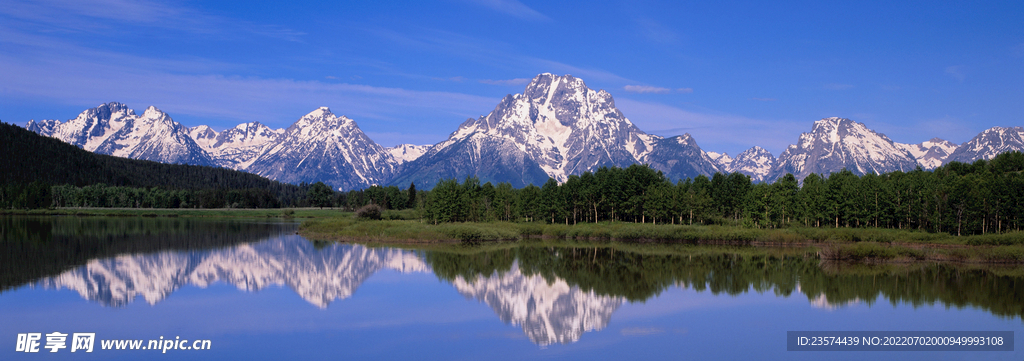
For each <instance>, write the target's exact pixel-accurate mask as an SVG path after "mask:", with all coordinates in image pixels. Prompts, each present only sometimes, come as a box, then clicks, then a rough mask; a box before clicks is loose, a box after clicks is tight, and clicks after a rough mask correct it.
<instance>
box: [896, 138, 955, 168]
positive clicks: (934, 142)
mask: <svg viewBox="0 0 1024 361" xmlns="http://www.w3.org/2000/svg"><path fill="white" fill-rule="evenodd" d="M895 144H896V146H897V147H900V149H903V150H906V151H907V152H910V154H911V155H913V156H914V159H917V164H918V165H920V166H921V168H924V169H929V170H931V169H935V168H936V167H938V166H940V165H942V163H943V162H945V160H946V158H948V157H949V155H950V154H953V152H954V151H956V148H957V145H956V144H954V143H953V142H950V141H948V140H943V139H939V138H932V139H930V140H927V141H925V142H922V143H920V144H902V143H895Z"/></svg>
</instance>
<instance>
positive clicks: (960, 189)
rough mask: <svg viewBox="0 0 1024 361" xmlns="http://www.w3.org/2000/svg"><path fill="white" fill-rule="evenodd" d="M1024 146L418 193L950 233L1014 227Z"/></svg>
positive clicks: (572, 217) (658, 219) (438, 204)
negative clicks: (960, 157)
mask: <svg viewBox="0 0 1024 361" xmlns="http://www.w3.org/2000/svg"><path fill="white" fill-rule="evenodd" d="M1022 170H1024V154H1022V153H1019V152H1011V153H1003V154H1000V155H999V156H997V157H996V158H994V159H992V160H990V161H986V160H979V161H976V162H974V163H971V164H966V163H959V162H951V163H949V164H946V165H944V166H941V167H939V168H937V169H935V170H933V171H925V170H921V169H917V170H913V171H909V172H902V171H896V172H891V173H886V174H881V175H879V174H873V173H871V174H867V175H864V176H857V175H855V174H853V173H852V172H850V171H849V170H845V169H844V170H843V171H840V172H837V173H832V174H830V175H828V176H825V175H819V174H811V175H809V176H807V177H806V178H805V179H804V180H803V182H802V184H801V183H800V182H798V181H797V179H796V177H794V176H793V175H792V174H787V175H786V176H784V177H782V178H781V179H779V180H777V181H775V182H773V183H754V182H751V180H750V177H748V176H746V175H743V174H740V173H732V174H721V173H717V174H715V175H713V176H711V177H707V176H703V175H701V176H697V177H695V178H688V179H684V180H680V181H678V182H676V183H674V184H673V183H672V182H671V181H670V180H669V179H667V178H666V177H665V175H664V174H663V173H661V172H660V171H656V170H654V169H652V168H650V167H648V166H644V165H632V166H630V167H628V168H617V167H610V168H609V167H602V168H600V169H598V170H597V171H595V172H593V173H591V172H586V173H583V174H582V175H579V176H576V175H573V176H569V178H568V179H567V180H566V182H564V183H562V184H559V183H558V182H556V181H555V180H554V179H549V180H548V181H547V182H546V183H545V184H543V185H542V186H540V187H538V186H534V185H530V186H527V187H525V188H522V189H514V188H512V186H511V185H510V184H508V183H499V184H498V185H497V186H495V185H492V184H491V183H489V182H488V183H484V184H480V181H479V180H478V179H477V178H475V177H469V178H467V179H466V180H464V181H463V182H462V183H461V184H460V183H459V182H457V181H456V180H454V179H448V180H444V181H441V182H439V183H438V184H437V186H436V187H435V188H434V189H433V190H431V191H430V192H425V193H424V194H423V195H421V197H422V198H424V201H423V202H422V204H421V205H420V207H421V209H422V210H423V213H422V214H423V216H424V218H426V219H427V220H429V221H431V222H434V223H438V222H480V221H543V222H547V223H564V224H576V223H580V222H605V221H617V222H637V223H654V224H659V223H668V224H732V225H742V226H747V227H757V228H778V227H790V226H804V227H836V228H838V227H880V228H896V229H915V230H923V231H928V232H948V233H951V234H955V235H969V234H985V233H1001V232H1006V231H1016V230H1020V228H1021V226H1022V223H1024V219H1022V218H1021V215H1024V175H1022V173H1021V171H1022Z"/></svg>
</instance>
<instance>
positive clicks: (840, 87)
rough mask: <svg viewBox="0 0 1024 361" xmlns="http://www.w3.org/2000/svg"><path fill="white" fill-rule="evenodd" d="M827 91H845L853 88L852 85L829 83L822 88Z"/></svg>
mask: <svg viewBox="0 0 1024 361" xmlns="http://www.w3.org/2000/svg"><path fill="white" fill-rule="evenodd" d="M822 88H825V89H827V90H846V89H851V88H853V85H852V84H840V83H829V84H825V85H823V86H822Z"/></svg>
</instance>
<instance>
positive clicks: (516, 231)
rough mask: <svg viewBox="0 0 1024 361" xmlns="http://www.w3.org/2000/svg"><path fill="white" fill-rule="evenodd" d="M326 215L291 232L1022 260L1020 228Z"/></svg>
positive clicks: (348, 238) (342, 237) (387, 240)
mask: <svg viewBox="0 0 1024 361" xmlns="http://www.w3.org/2000/svg"><path fill="white" fill-rule="evenodd" d="M402 216H403V214H401V213H398V212H396V213H392V214H390V217H388V214H387V212H385V218H392V219H384V220H359V219H356V218H354V217H345V216H342V217H332V218H320V219H313V220H308V221H305V222H304V223H303V224H302V225H301V226H300V228H299V233H300V234H301V235H303V236H304V237H306V238H309V239H313V240H324V241H340V242H358V243H373V244H389V245H417V244H419V245H425V244H438V243H479V242H487V243H491V242H501V241H513V242H515V241H523V240H527V239H545V240H564V241H589V242H594V241H596V242H614V243H622V244H637V243H654V244H693V245H730V246H757V247H812V248H814V249H816V252H815V253H816V255H817V256H818V257H820V258H821V259H827V260H852V261H867V262H916V261H951V262H965V263H1008V264H1021V263H1024V232H1009V233H1002V234H988V235H973V236H960V237H957V236H952V235H949V234H946V233H927V232H919V231H908V230H894V229H884V228H777V229H757V228H746V227H742V226H729V225H670V224H658V225H655V224H650V223H647V224H638V223H628V222H607V223H596V224H595V223H580V224H576V225H563V224H545V223H540V222H531V223H511V222H467V223H440V224H437V225H434V224H430V223H425V222H423V221H420V220H411V219H401V218H403V217H402Z"/></svg>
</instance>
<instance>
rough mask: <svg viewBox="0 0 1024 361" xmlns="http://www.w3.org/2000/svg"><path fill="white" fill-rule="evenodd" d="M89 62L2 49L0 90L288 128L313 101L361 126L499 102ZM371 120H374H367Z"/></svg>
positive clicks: (473, 111)
mask: <svg viewBox="0 0 1024 361" xmlns="http://www.w3.org/2000/svg"><path fill="white" fill-rule="evenodd" d="M92 60H94V61H90V59H81V58H78V59H75V60H74V61H67V60H62V61H60V62H59V64H54V63H48V62H47V61H45V60H43V59H34V60H25V59H19V58H17V57H14V56H9V55H6V54H2V53H0V68H3V69H5V71H3V72H0V83H2V84H4V87H2V88H0V94H3V95H4V96H12V97H18V98H29V99H49V100H50V101H56V102H57V103H61V104H67V105H76V106H88V107H92V106H96V105H97V104H101V103H106V102H109V101H118V102H122V103H127V104H136V105H142V106H148V105H156V106H157V107H158V108H161V109H162V110H164V111H167V112H168V113H170V114H171V115H172V116H173V117H175V118H176V120H179V121H180V117H179V116H181V115H188V116H193V117H201V118H215V119H221V120H223V121H224V122H225V124H219V125H220V126H233V125H234V124H230V123H228V122H234V123H235V124H237V123H240V122H249V121H253V120H258V121H260V122H263V123H265V124H267V125H270V126H274V127H280V126H287V125H288V124H290V123H291V122H292V121H294V120H295V119H298V118H299V117H300V116H301V115H303V114H305V113H306V112H309V111H311V110H313V109H315V108H316V107H319V106H328V107H331V108H332V109H333V110H335V111H336V112H338V114H339V115H341V114H344V115H348V116H349V117H352V118H353V119H356V120H357V121H360V120H363V121H360V126H361V127H364V129H365V128H366V125H367V124H369V123H375V124H373V125H371V126H370V128H376V127H381V128H386V127H389V126H388V125H387V124H392V125H391V127H393V124H394V123H402V124H404V122H406V121H407V119H408V118H410V117H411V115H412V114H419V117H420V119H423V118H433V119H438V120H441V121H444V120H450V121H451V122H453V124H452V126H453V127H454V126H456V125H457V123H458V122H459V121H461V120H462V119H465V118H467V117H474V116H477V115H479V114H477V113H478V111H479V110H480V109H489V108H490V107H493V106H494V104H496V103H497V102H498V99H494V98H489V97H482V96H476V95H469V94H462V93H453V92H440V91H415V90H408V89H402V88H388V87H377V86H368V85H358V84H348V83H326V82H321V81H302V80H294V79H268V78H258V77H233V76H222V75H196V74H177V73H173V72H168V71H162V70H156V69H152V68H163V66H153V67H152V68H150V67H146V68H138V67H133V65H132V61H133V60H135V58H134V57H126V58H122V59H118V58H116V57H106V58H102V59H98V60H97V59H92ZM150 61H151V62H159V60H150ZM57 65H59V66H57ZM53 84H61V86H57V87H55V86H53ZM369 119H374V120H377V122H368V121H367V120H369ZM26 120H27V119H26ZM183 123H184V124H185V125H187V126H195V125H199V124H188V122H183ZM376 123H380V124H376ZM210 125H215V126H216V125H217V124H210ZM424 136H425V137H428V138H429V139H422V140H421V141H420V142H416V143H425V142H428V141H431V140H432V141H436V140H437V139H434V138H437V137H438V136H439V135H430V134H425V135H424ZM407 140H414V139H407ZM382 143H383V142H382Z"/></svg>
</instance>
